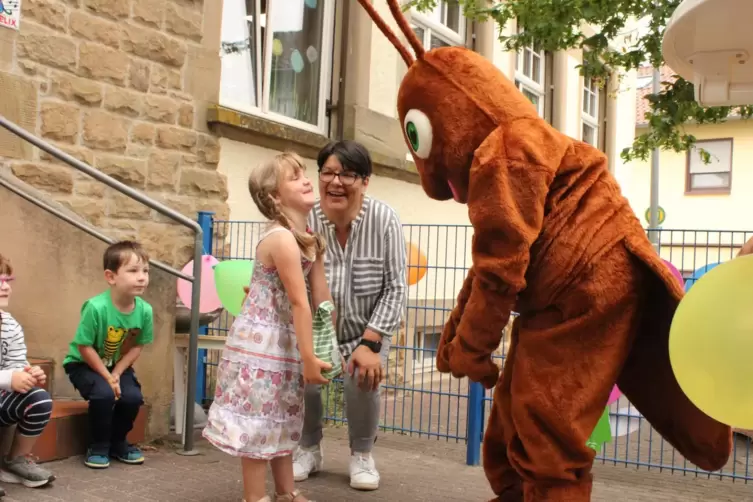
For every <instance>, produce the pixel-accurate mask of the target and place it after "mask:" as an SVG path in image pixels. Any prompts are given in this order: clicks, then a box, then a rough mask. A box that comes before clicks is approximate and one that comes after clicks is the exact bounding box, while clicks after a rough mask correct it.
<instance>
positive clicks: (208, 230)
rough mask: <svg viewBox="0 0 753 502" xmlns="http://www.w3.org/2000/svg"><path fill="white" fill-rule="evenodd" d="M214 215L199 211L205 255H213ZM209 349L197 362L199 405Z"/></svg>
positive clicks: (203, 329) (202, 328)
mask: <svg viewBox="0 0 753 502" xmlns="http://www.w3.org/2000/svg"><path fill="white" fill-rule="evenodd" d="M213 216H214V213H213V212H211V211H199V217H198V219H197V220H196V221H198V223H199V225H201V228H202V229H203V230H204V242H203V243H202V251H203V254H211V253H212V236H213V229H212V227H213V226H214V219H213V218H212V217H213ZM207 332H208V329H207V327H206V326H199V336H206V334H207ZM206 362H207V349H199V355H198V358H197V361H196V402H197V403H199V405H203V404H204V399H205V398H206V393H207V365H206Z"/></svg>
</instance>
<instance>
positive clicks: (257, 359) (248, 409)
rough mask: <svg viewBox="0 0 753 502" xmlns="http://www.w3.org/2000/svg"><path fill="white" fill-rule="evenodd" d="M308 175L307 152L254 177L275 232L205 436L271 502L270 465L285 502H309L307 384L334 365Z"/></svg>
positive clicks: (222, 370)
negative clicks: (304, 442)
mask: <svg viewBox="0 0 753 502" xmlns="http://www.w3.org/2000/svg"><path fill="white" fill-rule="evenodd" d="M305 169H306V168H305V165H304V163H303V161H302V160H301V158H300V157H299V156H298V155H296V154H294V153H282V154H279V155H277V156H275V157H274V158H273V159H271V160H270V161H269V162H267V163H265V164H263V165H261V166H260V167H258V168H257V169H255V170H254V171H253V172H252V173H251V176H250V178H249V182H248V186H249V191H250V192H251V197H252V198H253V200H254V203H255V204H256V206H257V207H258V208H259V211H261V213H262V214H263V215H264V216H265V217H266V218H267V219H268V220H269V225H268V226H267V228H266V229H265V231H264V232H263V233H262V235H261V236H260V239H259V243H258V244H257V248H256V260H255V266H254V272H253V275H252V277H251V281H250V283H249V286H248V295H247V296H246V300H245V301H244V303H243V308H242V310H241V313H240V314H239V315H238V317H236V318H235V321H234V322H233V325H232V327H231V328H230V332H229V334H228V339H227V342H226V344H225V349H224V351H223V354H222V358H221V361H220V364H219V367H218V375H217V389H216V391H215V396H214V402H213V403H212V406H211V408H210V410H209V420H208V424H207V426H206V428H205V429H204V432H203V435H204V437H205V438H207V439H208V440H209V441H210V442H211V443H212V444H213V445H214V446H216V447H217V448H219V449H220V450H222V451H224V452H226V453H228V454H230V455H233V456H237V457H240V458H241V463H242V468H243V488H244V496H245V500H246V501H247V502H271V500H270V498H269V497H268V496H266V494H265V481H266V464H267V462H269V463H270V464H271V466H272V475H273V477H274V481H275V501H276V502H306V501H307V500H308V499H306V498H305V497H304V496H303V495H302V494H301V493H300V492H299V491H298V490H296V489H295V487H294V481H293V460H292V453H293V450H294V449H295V446H296V445H297V443H298V441H299V440H300V437H301V429H302V427H303V390H304V384H305V383H312V384H322V383H327V380H326V379H325V378H323V377H322V374H321V372H322V370H326V369H329V365H328V364H327V363H324V362H322V361H320V360H319V359H317V358H316V357H315V356H314V350H313V340H312V332H311V331H312V313H311V312H312V310H311V307H310V305H309V301H308V295H307V292H306V277H307V276H308V278H309V284H310V287H311V294H312V300H313V302H314V304H315V305H319V304H320V303H321V302H322V301H325V300H330V301H331V295H330V293H329V288H328V287H327V281H326V278H325V274H324V264H323V261H322V260H321V259H320V258H321V256H322V254H323V252H324V241H323V240H322V238H321V237H320V236H318V235H315V234H312V233H310V232H308V231H307V228H306V218H307V217H308V214H309V211H311V208H312V207H313V206H314V203H315V200H316V196H315V194H314V189H313V186H312V185H311V182H310V181H309V180H308V178H306V175H305Z"/></svg>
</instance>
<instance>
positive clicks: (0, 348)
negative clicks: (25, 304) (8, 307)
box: [0, 311, 29, 390]
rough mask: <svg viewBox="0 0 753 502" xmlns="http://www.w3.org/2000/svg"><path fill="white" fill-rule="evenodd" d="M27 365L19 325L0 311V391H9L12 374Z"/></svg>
mask: <svg viewBox="0 0 753 502" xmlns="http://www.w3.org/2000/svg"><path fill="white" fill-rule="evenodd" d="M28 365H29V362H28V361H27V360H26V342H25V341H24V331H23V329H21V325H20V324H18V322H16V320H15V319H14V318H13V316H12V315H10V314H9V313H7V312H2V311H0V390H11V378H12V377H13V372H14V371H18V370H22V369H24V367H26V366H28Z"/></svg>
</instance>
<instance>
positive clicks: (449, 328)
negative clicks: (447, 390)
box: [437, 266, 475, 373]
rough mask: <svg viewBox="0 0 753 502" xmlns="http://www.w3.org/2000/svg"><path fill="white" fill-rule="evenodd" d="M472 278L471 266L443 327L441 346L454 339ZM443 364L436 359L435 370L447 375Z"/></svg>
mask: <svg viewBox="0 0 753 502" xmlns="http://www.w3.org/2000/svg"><path fill="white" fill-rule="evenodd" d="M474 276H475V274H474V272H473V266H471V268H470V270H468V275H467V276H466V277H465V281H463V287H462V289H461V290H460V293H459V294H458V298H457V300H456V302H455V308H454V309H452V313H450V318H449V319H448V320H447V323H446V324H445V325H444V329H443V330H442V337H441V339H440V343H442V344H446V343H449V342H451V341H452V339H453V338H455V332H456V331H457V329H458V324H459V323H460V318H461V316H462V315H463V310H465V305H466V303H468V297H469V296H470V295H471V287H472V286H473V278H474ZM443 362H445V361H442V360H440V359H437V363H438V366H437V369H438V370H439V371H440V372H442V373H449V371H450V368H449V367H447V366H446V365H444V364H442V363H443Z"/></svg>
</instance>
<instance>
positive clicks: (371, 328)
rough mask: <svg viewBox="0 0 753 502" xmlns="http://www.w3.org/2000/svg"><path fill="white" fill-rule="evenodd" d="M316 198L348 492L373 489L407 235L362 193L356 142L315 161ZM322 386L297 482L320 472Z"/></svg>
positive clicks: (364, 180) (389, 212) (297, 460)
mask: <svg viewBox="0 0 753 502" xmlns="http://www.w3.org/2000/svg"><path fill="white" fill-rule="evenodd" d="M317 164H318V166H319V195H320V200H319V202H317V204H316V205H315V206H314V210H313V211H312V212H311V215H310V216H309V226H310V227H311V229H312V230H313V231H315V232H318V233H320V234H321V235H322V236H324V238H325V239H326V241H327V249H326V252H325V257H324V267H325V271H326V274H327V281H328V283H329V287H330V290H331V292H332V297H333V299H334V304H335V308H336V323H337V324H336V328H337V337H338V341H339V343H340V352H341V353H342V355H343V357H344V358H345V360H346V361H347V363H348V364H347V371H346V373H345V375H344V377H343V378H344V394H345V405H346V408H345V410H346V415H347V419H348V432H349V436H350V449H351V460H350V486H351V487H352V488H354V489H357V490H376V489H377V488H379V472H378V471H377V469H376V466H375V464H374V459H373V457H372V455H371V450H372V448H373V446H374V441H375V440H376V435H377V429H378V426H379V384H380V382H381V381H382V378H383V375H384V366H385V364H386V360H387V356H388V354H389V347H390V339H391V336H392V334H393V333H395V332H396V331H397V330H398V329H399V327H400V322H401V319H402V314H403V310H404V309H405V304H406V296H407V290H408V286H407V283H406V272H405V267H406V248H405V237H404V235H403V229H402V226H401V224H400V220H399V219H398V217H397V214H396V213H395V211H394V210H393V209H392V208H391V207H390V206H388V205H387V204H385V203H384V202H381V201H378V200H376V199H372V198H370V197H369V196H367V195H366V189H367V188H368V186H369V177H370V176H371V170H372V164H371V156H370V155H369V152H368V151H367V150H366V148H365V147H364V146H363V145H361V144H360V143H357V142H355V141H338V142H335V143H330V144H329V145H327V146H325V147H324V148H323V149H322V150H321V152H319V156H318V158H317ZM320 393H321V388H320V386H318V385H309V386H307V388H306V394H305V411H304V426H303V435H302V437H301V441H300V445H299V448H298V450H297V451H296V453H295V456H294V464H293V468H294V472H295V479H296V481H303V480H305V479H307V478H308V477H309V475H310V474H312V473H314V472H317V471H319V470H321V469H322V449H321V440H322V418H323V407H322V400H321V394H320Z"/></svg>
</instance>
